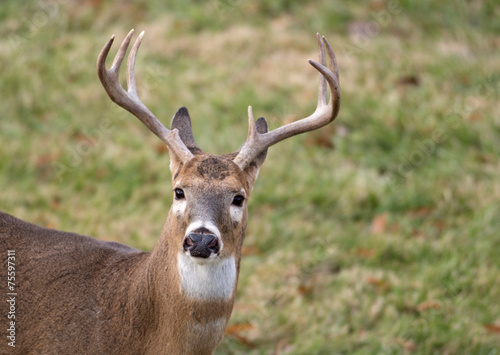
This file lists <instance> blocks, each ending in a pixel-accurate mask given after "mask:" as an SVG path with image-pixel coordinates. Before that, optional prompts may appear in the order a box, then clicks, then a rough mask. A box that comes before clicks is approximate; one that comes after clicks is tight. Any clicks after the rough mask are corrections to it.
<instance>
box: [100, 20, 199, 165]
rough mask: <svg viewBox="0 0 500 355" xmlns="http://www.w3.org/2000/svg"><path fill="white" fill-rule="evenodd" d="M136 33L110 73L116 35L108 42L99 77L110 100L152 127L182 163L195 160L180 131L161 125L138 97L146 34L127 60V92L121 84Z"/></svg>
mask: <svg viewBox="0 0 500 355" xmlns="http://www.w3.org/2000/svg"><path fill="white" fill-rule="evenodd" d="M133 33H134V30H131V31H130V32H129V33H128V35H127V37H125V39H124V40H123V42H122V44H121V46H120V49H119V50H118V53H117V54H116V56H115V58H114V60H113V64H112V65H111V68H110V69H109V70H107V69H106V58H107V56H108V53H109V50H110V49H111V45H112V44H113V42H114V39H115V36H114V35H113V36H111V38H110V39H109V40H108V42H107V43H106V44H105V45H104V47H103V48H102V50H101V53H99V57H98V58H97V74H98V76H99V79H100V80H101V83H102V86H104V89H105V90H106V92H107V93H108V95H109V97H110V98H111V100H112V101H113V102H115V103H116V104H117V105H119V106H121V107H123V108H124V109H126V110H127V111H129V112H130V113H132V114H133V115H134V116H136V117H137V118H138V119H139V120H141V122H142V123H144V124H145V125H146V127H148V128H149V130H150V131H151V132H153V133H154V134H155V135H157V136H158V137H159V138H160V139H161V140H162V141H163V142H165V143H166V144H167V147H168V148H169V150H170V151H171V152H173V153H175V154H176V155H177V157H178V158H179V159H181V160H182V161H187V160H189V159H190V158H192V157H193V154H192V153H191V152H190V151H189V149H188V148H187V147H186V145H185V144H184V143H183V142H182V140H181V139H180V137H179V132H178V131H177V130H173V131H171V130H169V129H167V128H165V126H163V124H161V122H160V121H159V120H158V119H157V118H156V117H155V116H154V115H153V114H152V113H151V111H149V109H148V108H147V107H146V106H145V105H144V104H143V103H142V102H141V100H140V99H139V96H138V94H137V87H136V82H135V76H134V68H135V58H136V56H137V51H138V50H139V46H140V45H141V41H142V38H143V36H144V31H143V32H142V33H141V34H140V35H139V37H138V38H137V40H136V41H135V43H134V45H133V47H132V50H131V51H130V54H129V56H128V61H127V88H128V90H127V91H125V90H124V89H123V87H122V85H121V84H120V66H121V64H122V62H123V58H124V57H125V54H126V52H127V49H128V46H129V44H130V40H131V38H132V35H133Z"/></svg>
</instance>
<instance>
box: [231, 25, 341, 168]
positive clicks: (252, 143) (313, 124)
mask: <svg viewBox="0 0 500 355" xmlns="http://www.w3.org/2000/svg"><path fill="white" fill-rule="evenodd" d="M316 37H317V38H318V50H319V60H320V63H321V64H319V63H316V62H315V61H313V60H310V59H309V60H308V61H309V64H311V65H312V66H313V67H314V68H316V70H317V71H319V72H320V75H319V93H318V105H317V106H316V111H314V113H313V114H312V115H311V116H309V117H306V118H303V119H301V120H299V121H295V122H292V123H289V124H287V125H285V126H282V127H280V128H277V129H275V130H273V131H271V132H268V133H258V132H257V129H256V127H255V120H254V118H253V112H252V106H249V107H248V125H249V127H248V137H247V139H246V141H245V143H244V144H243V146H242V147H241V149H240V151H239V153H238V155H237V156H236V158H234V162H235V163H236V164H237V165H238V166H239V167H240V168H241V169H244V168H245V167H247V166H248V164H250V163H251V162H252V160H253V159H255V158H256V157H257V156H258V155H259V153H261V152H262V151H264V150H265V149H267V148H269V147H270V146H272V145H274V144H276V143H278V142H281V141H282V140H284V139H287V138H289V137H292V136H295V135H297V134H301V133H304V132H309V131H313V130H315V129H318V128H321V127H323V126H325V125H327V124H329V123H330V122H332V121H333V120H334V119H335V117H337V114H338V112H339V109H340V85H339V72H338V68H337V61H336V59H335V54H334V53H333V49H332V47H331V46H330V43H328V41H327V40H326V38H325V37H320V35H319V33H318V34H316ZM323 44H324V46H323ZM324 47H326V50H327V52H328V57H329V59H330V60H329V67H330V69H331V70H330V69H328V67H326V58H325V48H324ZM332 70H333V73H332ZM327 82H328V85H329V86H330V90H331V96H330V101H329V102H328V104H327V103H326V100H327V90H326V83H327Z"/></svg>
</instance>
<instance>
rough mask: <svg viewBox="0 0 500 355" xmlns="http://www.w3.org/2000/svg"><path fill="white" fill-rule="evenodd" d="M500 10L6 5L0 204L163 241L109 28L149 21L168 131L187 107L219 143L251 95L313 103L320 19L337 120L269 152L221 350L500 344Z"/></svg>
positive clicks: (426, 350)
mask: <svg viewBox="0 0 500 355" xmlns="http://www.w3.org/2000/svg"><path fill="white" fill-rule="evenodd" d="M499 18H500V6H499V5H498V4H497V3H496V2H495V1H479V0H470V1H447V0H445V1H439V2H437V1H430V0H422V1H398V0H364V1H356V2H354V1H349V2H346V1H343V2H342V1H332V0H318V1H314V2H304V1H292V0H276V1H272V2H271V1H264V0H254V1H250V0H234V1H231V0H208V1H180V0H179V1H156V0H150V1H146V0H145V1H124V0H121V1H113V2H110V1H102V0H92V1H90V0H88V1H84V0H80V1H70V0H33V1H3V2H2V4H1V5H0V108H1V110H0V112H1V117H0V169H1V174H0V210H2V211H5V212H7V213H10V214H13V215H15V216H17V217H19V218H22V219H25V220H26V221H29V222H32V223H35V224H39V225H42V226H47V227H50V228H56V229H61V230H67V231H73V232H78V233H81V234H86V235H91V236H94V237H96V238H99V239H103V240H113V241H118V242H122V243H126V244H128V245H131V246H134V247H136V248H140V249H143V250H150V249H152V248H153V247H154V245H155V243H156V241H157V239H158V237H159V234H160V232H161V228H162V226H163V223H164V221H165V218H166V215H167V213H168V210H169V206H170V203H171V199H172V195H171V183H170V181H171V176H170V172H169V168H168V165H169V158H168V154H167V151H166V149H165V147H164V145H163V144H162V143H161V142H160V141H159V140H158V139H157V138H156V137H155V136H154V135H153V134H152V133H151V132H149V131H148V130H147V129H146V128H145V127H144V126H143V125H142V124H141V123H140V122H139V121H138V120H137V119H136V118H135V117H133V116H132V115H131V114H129V113H128V112H126V111H124V110H122V109H121V108H118V107H117V106H115V105H114V104H113V103H112V102H111V101H110V100H109V98H108V97H107V95H106V93H105V92H104V89H103V88H102V87H101V84H100V82H99V80H98V78H97V74H96V70H95V62H96V58H97V55H98V53H99V51H100V50H101V48H102V46H103V45H104V43H105V42H106V41H107V40H108V38H109V37H110V36H111V35H112V34H116V37H117V42H118V43H119V42H121V40H122V39H123V38H124V37H125V35H126V34H127V32H128V31H129V30H130V29H131V28H135V29H136V30H137V31H142V30H145V31H146V35H145V38H144V40H143V43H142V46H141V49H140V51H139V56H138V61H137V64H136V77H137V80H138V85H139V94H140V97H141V99H142V101H143V102H144V103H145V104H146V105H147V106H148V107H149V108H150V109H151V111H152V112H154V113H155V114H156V116H157V117H158V118H159V119H160V120H161V121H163V122H164V124H165V125H168V126H169V123H170V119H171V117H172V115H173V114H174V113H175V111H176V110H177V109H178V108H179V107H181V106H186V107H187V108H188V109H189V111H190V114H191V118H192V121H193V126H194V127H193V128H194V133H195V137H196V139H197V141H198V143H199V144H200V146H201V147H203V148H204V149H205V150H206V151H208V152H212V153H220V154H222V153H227V152H231V151H234V150H236V149H237V148H238V147H239V146H240V145H241V144H242V143H243V141H244V139H245V137H246V133H247V118H246V117H247V116H246V109H247V106H248V105H250V104H251V105H252V106H253V109H254V113H255V115H256V117H258V116H265V117H266V118H267V119H268V122H269V123H270V126H271V128H272V129H274V128H276V127H279V126H281V125H283V124H285V123H288V122H291V121H294V120H297V119H300V118H302V117H306V116H308V115H309V114H310V113H312V112H313V111H314V108H315V105H316V100H317V73H316V71H315V70H314V69H313V68H312V67H311V66H310V65H309V64H308V63H307V61H306V60H307V59H308V58H312V59H316V57H317V48H316V39H315V34H316V32H320V33H321V34H322V35H325V36H326V37H327V38H328V40H329V41H330V43H331V44H332V46H333V48H334V50H335V53H336V55H337V60H338V63H339V68H340V82H341V88H342V106H341V110H340V114H339V116H338V118H337V120H336V121H335V122H334V123H333V124H331V125H329V126H327V127H325V128H323V129H321V130H319V131H316V132H313V133H308V134H305V135H302V136H298V137H294V138H291V139H289V140H287V141H285V142H282V143H280V144H279V145H277V146H274V147H272V148H271V149H270V153H269V156H268V159H267V161H266V163H265V164H264V166H263V168H262V170H261V172H260V177H259V180H258V181H257V183H256V186H255V190H254V192H253V195H252V197H251V200H250V211H249V214H250V217H249V225H248V231H247V238H246V240H245V246H244V250H243V252H244V257H243V261H242V266H241V274H240V282H239V289H238V297H237V301H236V305H235V308H234V312H233V316H232V318H231V322H230V325H229V326H228V328H227V336H226V338H225V339H224V341H223V343H222V344H221V345H220V346H219V348H218V350H217V354H489V355H490V354H500V273H499V267H500V235H499V234H500V232H499V230H500V208H499V201H500V179H499V173H500V118H499V116H498V114H495V112H499V108H500V107H499V100H498V99H499V90H500V81H499V80H500V56H499V50H500V21H499ZM117 48H118V46H117V44H115V45H114V47H113V48H112V52H111V53H112V54H111V55H112V56H114V54H115V53H116V49H117ZM108 65H110V61H109V63H108ZM123 74H124V73H123Z"/></svg>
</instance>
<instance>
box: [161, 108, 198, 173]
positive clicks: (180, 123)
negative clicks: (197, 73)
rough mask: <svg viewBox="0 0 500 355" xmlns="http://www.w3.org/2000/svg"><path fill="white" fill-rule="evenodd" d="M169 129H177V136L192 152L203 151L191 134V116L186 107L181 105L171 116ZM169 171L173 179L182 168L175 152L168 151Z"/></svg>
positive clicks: (195, 153)
mask: <svg viewBox="0 0 500 355" xmlns="http://www.w3.org/2000/svg"><path fill="white" fill-rule="evenodd" d="M170 129H171V130H174V129H177V130H178V131H179V138H180V139H181V140H182V143H184V145H185V146H186V148H187V149H188V150H189V151H190V152H191V153H192V154H193V155H197V154H202V153H203V151H202V150H201V148H200V147H199V146H198V144H197V143H196V141H195V140H194V136H193V128H192V126H191V118H190V117H189V112H188V110H187V108H185V107H181V108H180V109H179V110H178V111H177V112H176V113H175V115H174V117H173V118H172V122H171V123H170ZM169 155H170V171H171V172H172V177H173V179H174V180H175V178H176V176H177V174H178V172H179V171H180V169H181V168H182V164H183V160H182V159H180V158H179V157H178V156H177V155H176V154H175V152H173V151H170V152H169Z"/></svg>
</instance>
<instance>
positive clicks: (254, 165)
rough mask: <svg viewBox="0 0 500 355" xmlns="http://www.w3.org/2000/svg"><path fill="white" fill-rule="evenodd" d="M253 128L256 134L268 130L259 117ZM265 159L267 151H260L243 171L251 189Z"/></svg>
mask: <svg viewBox="0 0 500 355" xmlns="http://www.w3.org/2000/svg"><path fill="white" fill-rule="evenodd" d="M255 128H257V132H258V133H261V134H262V133H267V131H268V130H269V127H268V125H267V121H266V119H265V118H264V117H260V118H259V119H258V120H257V121H256V122H255ZM266 157H267V149H265V150H264V151H262V152H261V153H260V154H259V155H257V156H256V157H255V159H254V160H252V161H251V162H250V164H248V165H247V166H246V167H245V168H244V169H243V172H244V173H245V175H246V176H247V179H248V181H249V182H250V185H251V186H252V187H253V184H254V183H255V180H257V176H259V170H260V167H261V166H262V164H264V161H265V160H266Z"/></svg>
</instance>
